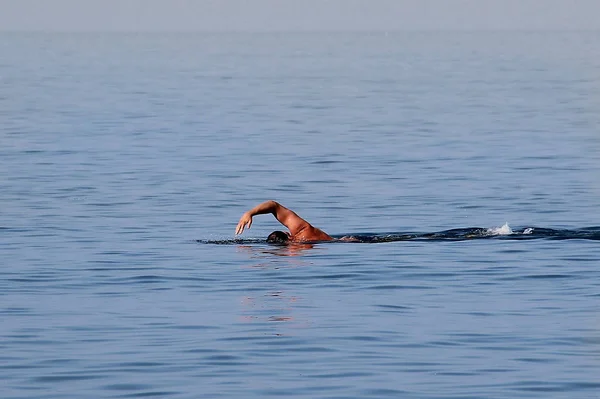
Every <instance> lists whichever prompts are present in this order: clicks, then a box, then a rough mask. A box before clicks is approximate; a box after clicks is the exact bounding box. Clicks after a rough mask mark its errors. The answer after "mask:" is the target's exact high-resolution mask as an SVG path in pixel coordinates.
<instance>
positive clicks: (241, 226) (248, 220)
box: [235, 217, 252, 235]
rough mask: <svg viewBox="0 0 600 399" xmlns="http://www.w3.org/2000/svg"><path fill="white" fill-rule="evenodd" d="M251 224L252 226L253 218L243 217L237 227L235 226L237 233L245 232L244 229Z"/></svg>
mask: <svg viewBox="0 0 600 399" xmlns="http://www.w3.org/2000/svg"><path fill="white" fill-rule="evenodd" d="M250 226H252V218H245V217H242V218H241V219H240V221H239V223H238V225H237V227H236V228H235V234H236V235H238V234H242V233H243V232H244V229H249V228H250Z"/></svg>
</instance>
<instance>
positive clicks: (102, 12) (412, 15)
mask: <svg viewBox="0 0 600 399" xmlns="http://www.w3.org/2000/svg"><path fill="white" fill-rule="evenodd" d="M481 29H493V30H496V29H499V30H600V0H0V31H15V30H16V31H312V30H315V31H323V30H345V31H350V30H389V31H393V30H481Z"/></svg>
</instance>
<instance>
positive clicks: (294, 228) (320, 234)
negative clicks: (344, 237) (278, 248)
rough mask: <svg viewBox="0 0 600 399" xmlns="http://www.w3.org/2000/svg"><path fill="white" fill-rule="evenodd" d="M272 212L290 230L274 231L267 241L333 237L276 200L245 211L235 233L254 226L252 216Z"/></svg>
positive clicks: (294, 240) (327, 239)
mask: <svg viewBox="0 0 600 399" xmlns="http://www.w3.org/2000/svg"><path fill="white" fill-rule="evenodd" d="M266 213H271V214H273V216H275V218H276V219H277V220H278V221H279V223H281V224H282V225H284V226H285V227H287V228H288V229H289V233H288V232H284V231H274V232H272V233H271V234H269V237H267V242H270V243H274V244H287V243H289V242H306V241H331V240H333V238H332V237H331V236H330V235H329V234H327V233H325V232H324V231H323V230H320V229H318V228H316V227H314V226H313V225H311V224H310V223H308V222H307V221H306V220H304V219H302V218H301V217H300V216H298V215H297V214H296V213H295V212H294V211H292V210H290V209H287V208H286V207H285V206H283V205H281V204H279V203H277V202H275V201H266V202H263V203H262V204H260V205H257V206H255V207H254V208H252V209H250V210H249V211H248V212H246V213H244V214H243V215H242V217H241V218H240V221H239V223H238V225H237V227H236V229H235V234H236V235H237V234H242V233H243V232H244V229H249V228H250V226H252V217H253V216H256V215H263V214H266Z"/></svg>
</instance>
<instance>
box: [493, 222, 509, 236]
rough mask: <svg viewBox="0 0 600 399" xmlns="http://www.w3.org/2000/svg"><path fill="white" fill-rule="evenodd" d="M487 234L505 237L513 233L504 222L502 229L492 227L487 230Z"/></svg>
mask: <svg viewBox="0 0 600 399" xmlns="http://www.w3.org/2000/svg"><path fill="white" fill-rule="evenodd" d="M487 233H488V234H490V235H494V236H507V235H510V234H512V233H513V231H512V229H511V228H510V226H509V225H508V222H506V223H504V225H503V226H502V227H492V228H489V229H487Z"/></svg>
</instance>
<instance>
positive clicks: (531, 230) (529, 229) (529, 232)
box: [523, 227, 533, 234]
mask: <svg viewBox="0 0 600 399" xmlns="http://www.w3.org/2000/svg"><path fill="white" fill-rule="evenodd" d="M531 233H533V227H528V228H526V229H525V230H523V234H531Z"/></svg>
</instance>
